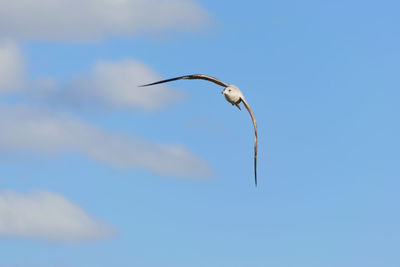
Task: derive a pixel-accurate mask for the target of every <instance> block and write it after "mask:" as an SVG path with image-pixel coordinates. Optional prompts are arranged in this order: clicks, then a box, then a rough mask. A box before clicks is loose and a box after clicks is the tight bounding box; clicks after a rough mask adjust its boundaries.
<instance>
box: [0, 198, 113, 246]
mask: <svg viewBox="0 0 400 267" xmlns="http://www.w3.org/2000/svg"><path fill="white" fill-rule="evenodd" d="M114 233H115V230H114V229H113V228H112V227H111V226H110V225H109V224H108V223H105V222H103V221H99V220H96V219H94V218H92V217H91V216H90V215H88V214H87V213H86V212H85V211H84V210H83V209H82V208H80V207H78V206H76V205H75V204H73V203H71V202H70V201H69V200H68V199H66V198H65V197H63V196H61V195H58V194H55V193H51V192H47V191H38V192H33V193H29V194H22V193H17V192H12V191H3V192H0V236H13V237H30V238H38V239H43V240H48V241H61V242H80V241H90V240H98V239H104V238H109V237H111V236H113V235H114Z"/></svg>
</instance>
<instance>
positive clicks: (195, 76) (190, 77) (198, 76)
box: [140, 74, 228, 87]
mask: <svg viewBox="0 0 400 267" xmlns="http://www.w3.org/2000/svg"><path fill="white" fill-rule="evenodd" d="M196 79H200V80H207V81H210V82H213V83H216V84H218V85H220V86H222V87H228V84H226V83H224V82H222V81H220V80H218V79H217V78H214V77H211V76H208V75H204V74H193V75H185V76H180V77H176V78H171V79H167V80H162V81H158V82H154V83H149V84H144V85H140V87H143V86H150V85H156V84H160V83H167V82H172V81H176V80H196Z"/></svg>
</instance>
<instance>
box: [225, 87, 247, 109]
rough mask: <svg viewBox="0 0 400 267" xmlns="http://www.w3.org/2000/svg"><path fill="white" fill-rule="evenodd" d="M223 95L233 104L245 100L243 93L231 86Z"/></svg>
mask: <svg viewBox="0 0 400 267" xmlns="http://www.w3.org/2000/svg"><path fill="white" fill-rule="evenodd" d="M221 93H222V94H223V95H224V96H225V98H226V100H227V101H228V102H230V103H232V104H235V103H237V102H239V101H240V99H241V98H243V95H242V92H241V91H240V90H239V88H237V87H236V86H234V85H229V86H228V87H226V88H225V89H224V91H222V92H221Z"/></svg>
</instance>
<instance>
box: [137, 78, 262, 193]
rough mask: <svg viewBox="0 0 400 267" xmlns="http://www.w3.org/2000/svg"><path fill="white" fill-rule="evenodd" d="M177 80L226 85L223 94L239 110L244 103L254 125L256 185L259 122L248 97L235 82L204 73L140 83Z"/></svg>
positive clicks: (255, 178) (255, 175) (255, 179)
mask: <svg viewBox="0 0 400 267" xmlns="http://www.w3.org/2000/svg"><path fill="white" fill-rule="evenodd" d="M176 80H206V81H210V82H213V83H215V84H217V85H219V86H222V87H224V90H223V91H222V92H221V94H223V95H224V97H225V99H226V100H227V101H228V102H229V103H231V104H232V106H233V105H235V106H236V107H237V108H238V109H239V110H241V108H240V103H243V105H244V106H245V108H246V109H247V111H248V112H249V114H250V117H251V120H252V122H253V127H254V136H255V137H254V182H255V186H257V122H256V118H255V117H254V113H253V111H252V110H251V108H250V106H249V104H248V103H247V101H246V99H245V98H244V96H243V94H242V92H241V91H240V90H239V88H238V87H237V86H235V85H233V84H228V83H225V82H222V81H220V80H218V79H217V78H215V77H212V76H208V75H204V74H192V75H185V76H179V77H175V78H171V79H166V80H162V81H158V82H153V83H149V84H144V85H140V86H139V87H145V86H153V85H157V84H161V83H167V82H172V81H176Z"/></svg>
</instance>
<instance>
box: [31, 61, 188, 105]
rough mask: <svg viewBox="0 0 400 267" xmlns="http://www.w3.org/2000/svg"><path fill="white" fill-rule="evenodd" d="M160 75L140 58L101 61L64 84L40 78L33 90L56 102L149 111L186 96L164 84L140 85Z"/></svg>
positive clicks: (55, 103) (37, 96)
mask: <svg viewBox="0 0 400 267" xmlns="http://www.w3.org/2000/svg"><path fill="white" fill-rule="evenodd" d="M159 79H160V77H159V76H158V75H157V74H156V73H155V72H154V71H152V70H151V69H150V68H149V67H147V66H146V65H144V64H142V63H140V62H138V61H134V60H126V61H119V62H107V61H100V62H98V63H97V64H96V65H95V66H94V68H93V70H92V72H91V73H90V74H89V75H87V76H81V77H80V78H78V79H74V80H70V81H69V82H67V84H64V85H60V84H58V83H57V82H56V81H55V80H52V79H42V80H39V81H37V82H36V83H35V84H34V86H33V87H34V88H35V89H33V90H30V94H31V96H33V97H35V98H37V99H40V100H42V102H44V103H45V104H46V103H47V104H50V103H51V104H52V105H53V106H54V105H61V106H73V107H74V108H77V107H78V108H90V107H92V108H93V107H95V106H100V107H109V108H138V109H143V110H147V111H149V110H156V109H159V108H162V107H164V106H165V105H167V104H168V103H170V102H174V101H177V100H179V99H182V98H183V97H184V94H183V93H182V92H179V91H176V90H171V89H169V88H167V87H166V86H163V85H159V86H154V87H146V88H143V87H138V85H141V84H143V83H146V82H152V81H157V80H159Z"/></svg>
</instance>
